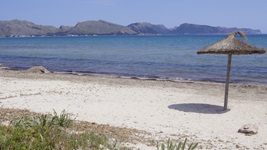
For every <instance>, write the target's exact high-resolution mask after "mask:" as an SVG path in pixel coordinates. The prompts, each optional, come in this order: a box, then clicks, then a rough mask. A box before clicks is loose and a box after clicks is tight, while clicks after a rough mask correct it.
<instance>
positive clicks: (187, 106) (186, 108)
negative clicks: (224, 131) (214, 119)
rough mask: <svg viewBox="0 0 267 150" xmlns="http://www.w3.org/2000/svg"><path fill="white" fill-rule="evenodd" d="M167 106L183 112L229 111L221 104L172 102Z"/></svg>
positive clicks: (220, 112)
mask: <svg viewBox="0 0 267 150" xmlns="http://www.w3.org/2000/svg"><path fill="white" fill-rule="evenodd" d="M168 108H169V109H174V110H178V111H183V112H193V113H202V114H223V113H226V112H228V111H229V109H228V110H224V109H223V107H222V106H218V105H210V104H199V103H184V104H172V105H169V106H168Z"/></svg>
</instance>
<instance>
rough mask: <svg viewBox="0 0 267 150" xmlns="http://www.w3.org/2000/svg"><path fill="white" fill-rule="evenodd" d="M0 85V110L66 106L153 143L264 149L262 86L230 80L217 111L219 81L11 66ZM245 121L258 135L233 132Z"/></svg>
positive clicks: (266, 113) (266, 110) (1, 73)
mask: <svg viewBox="0 0 267 150" xmlns="http://www.w3.org/2000/svg"><path fill="white" fill-rule="evenodd" d="M0 83H1V87H0V107H1V108H13V109H27V110H30V111H33V112H38V113H48V112H53V110H55V111H56V112H61V111H62V110H66V111H67V112H69V113H72V114H74V115H75V116H76V120H82V121H89V122H94V123H97V124H103V125H107V124H108V125H110V126H113V127H123V128H129V129H136V130H140V131H146V132H148V133H150V134H148V135H150V136H148V137H147V138H152V139H151V140H155V141H157V140H167V139H168V138H171V139H184V138H188V140H189V141H190V142H198V143H199V149H267V93H266V92H267V86H266V85H241V84H231V85H230V91H229V104H228V106H229V109H230V110H229V111H223V99H224V84H222V83H209V82H188V81H179V82H178V81H177V82H171V81H154V80H140V79H125V78H118V77H112V76H104V75H102V76H101V75H72V74H62V73H49V74H36V73H27V72H23V71H11V70H0ZM245 124H254V125H256V126H257V127H258V133H257V134H255V135H251V136H246V135H245V134H242V133H238V132H237V131H238V129H239V128H240V127H242V126H243V125H245ZM140 138H146V137H140ZM132 144H133V145H134V146H135V147H136V148H140V149H156V148H155V147H149V146H146V143H140V144H139V145H138V143H132Z"/></svg>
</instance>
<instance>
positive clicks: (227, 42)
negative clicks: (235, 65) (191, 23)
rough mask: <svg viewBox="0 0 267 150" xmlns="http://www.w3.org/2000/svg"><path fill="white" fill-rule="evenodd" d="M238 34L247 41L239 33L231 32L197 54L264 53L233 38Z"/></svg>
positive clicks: (260, 49)
mask: <svg viewBox="0 0 267 150" xmlns="http://www.w3.org/2000/svg"><path fill="white" fill-rule="evenodd" d="M236 34H239V35H240V36H241V37H243V38H244V39H246V40H247V39H248V38H247V36H246V35H245V34H244V33H243V32H241V31H234V32H231V33H230V34H229V35H228V37H227V38H225V39H223V40H221V41H219V42H217V43H214V44H212V45H211V46H208V47H204V48H203V49H202V50H200V51H198V52H197V53H198V54H233V55H241V54H243V55H244V54H255V53H258V54H263V53H265V52H266V51H265V50H264V49H262V48H257V47H255V46H252V45H250V44H247V43H245V42H243V41H241V40H239V39H237V38H236V37H235V35H236Z"/></svg>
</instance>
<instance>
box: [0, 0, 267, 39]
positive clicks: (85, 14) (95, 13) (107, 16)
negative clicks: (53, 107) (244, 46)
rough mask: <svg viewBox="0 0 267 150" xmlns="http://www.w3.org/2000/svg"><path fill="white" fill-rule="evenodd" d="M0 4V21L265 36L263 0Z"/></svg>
mask: <svg viewBox="0 0 267 150" xmlns="http://www.w3.org/2000/svg"><path fill="white" fill-rule="evenodd" d="M1 5H2V8H1V9H0V20H14V19H18V20H27V21H31V22H34V23H36V24H41V25H51V26H55V27H59V26H61V25H67V26H74V25H75V24H76V23H77V22H83V21H88V20H105V21H107V22H112V23H116V24H119V25H123V26H127V25H129V24H131V23H136V22H149V23H151V24H163V25H164V26H166V27H167V28H174V27H175V26H179V25H180V24H182V23H192V24H199V25H209V26H215V27H217V26H221V27H227V28H231V27H238V28H251V29H259V30H261V32H262V33H263V34H266V33H267V20H266V19H265V14H267V9H266V8H265V7H266V6H267V1H265V0H258V1H257V2H255V1H250V0H235V1H230V0H224V1H213V0H205V1H203V0H202V1H197V0H188V1H176V0H169V1H168V2H166V1H165V2H163V1H152V0H146V1H141V0H135V1H125V0H124V1H123V0H46V1H36V0H24V1H20V0H8V1H7V0H5V1H3V2H1Z"/></svg>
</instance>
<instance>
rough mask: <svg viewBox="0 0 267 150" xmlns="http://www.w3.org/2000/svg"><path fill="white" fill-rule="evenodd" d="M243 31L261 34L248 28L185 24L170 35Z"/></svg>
mask: <svg viewBox="0 0 267 150" xmlns="http://www.w3.org/2000/svg"><path fill="white" fill-rule="evenodd" d="M236 30H239V31H243V32H245V33H246V34H261V31H260V30H254V29H248V28H225V27H212V26H208V25H196V24H189V23H184V24H181V25H180V26H179V27H175V28H174V29H173V30H171V31H170V32H169V33H170V34H179V35H181V34H228V33H230V32H232V31H236Z"/></svg>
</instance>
